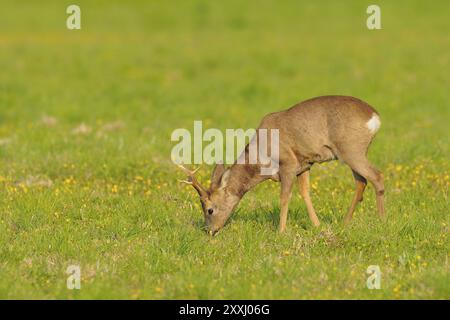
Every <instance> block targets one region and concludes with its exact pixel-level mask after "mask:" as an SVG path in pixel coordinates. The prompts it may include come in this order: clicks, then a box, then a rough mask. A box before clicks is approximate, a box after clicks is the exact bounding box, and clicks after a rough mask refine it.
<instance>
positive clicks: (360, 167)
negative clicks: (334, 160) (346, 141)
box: [343, 155, 386, 219]
mask: <svg viewBox="0 0 450 320" xmlns="http://www.w3.org/2000/svg"><path fill="white" fill-rule="evenodd" d="M343 160H344V161H345V162H346V163H347V164H348V165H349V166H350V167H351V168H352V170H353V171H355V172H356V173H357V174H359V175H360V176H362V177H363V178H365V179H367V180H369V181H370V183H372V185H373V187H374V188H375V195H376V199H377V208H378V214H379V216H380V218H381V219H385V216H386V214H385V210H384V178H383V174H382V173H381V172H380V171H379V170H377V169H376V168H375V167H373V166H372V165H371V164H370V162H369V160H367V158H366V156H365V155H364V156H361V157H356V158H355V157H354V158H352V159H350V160H348V159H343ZM360 188H361V187H360ZM355 197H356V196H355Z"/></svg>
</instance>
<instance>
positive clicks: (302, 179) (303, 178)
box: [297, 170, 320, 227]
mask: <svg viewBox="0 0 450 320" xmlns="http://www.w3.org/2000/svg"><path fill="white" fill-rule="evenodd" d="M297 178H298V187H299V190H300V195H301V196H302V198H303V200H304V201H305V204H306V209H307V210H308V215H309V218H310V219H311V222H312V224H313V225H314V226H315V227H318V226H319V225H320V221H319V218H318V217H317V214H316V211H315V210H314V207H313V204H312V201H311V197H310V192H309V190H310V189H309V170H306V171H305V172H302V173H301V174H299V175H298V176H297Z"/></svg>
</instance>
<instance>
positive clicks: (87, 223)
mask: <svg viewBox="0 0 450 320" xmlns="http://www.w3.org/2000/svg"><path fill="white" fill-rule="evenodd" d="M373 3H374V2H373V1H339V2H337V1H298V0H297V1H268V0H267V1H266V0H263V1H245V2H243V1H235V0H231V1H226V2H218V1H214V2H213V1H201V0H196V1H76V3H75V2H73V1H70V2H68V1H5V0H0V219H1V224H0V273H1V275H2V276H1V277H0V297H2V298H64V299H65V298H194V299H196V298H218V299H223V298H272V299H276V298H291V299H297V298H447V299H448V298H449V294H448V293H449V292H450V291H449V287H450V284H449V280H448V271H449V266H448V252H449V250H448V249H449V242H448V232H449V215H448V186H449V178H448V175H449V164H448V155H449V129H448V123H449V119H450V117H449V115H450V114H449V106H448V104H449V98H448V88H449V84H450V83H449V76H448V71H449V69H450V68H449V52H450V41H449V32H450V19H449V12H450V2H448V1H433V2H430V1H395V2H394V1H376V4H377V5H379V6H380V7H381V19H382V30H372V31H371V30H368V29H367V27H366V19H367V16H368V15H367V14H366V8H367V6H368V5H370V4H373ZM70 4H77V5H79V6H80V7H81V27H82V29H81V30H68V29H67V28H66V19H67V17H68V15H67V14H66V8H67V6H68V5H70ZM327 94H342V95H352V96H355V97H358V98H360V99H363V100H365V101H367V102H368V103H369V104H371V105H373V106H374V107H375V108H376V109H377V110H378V111H379V113H380V114H381V118H382V127H381V130H380V132H379V134H378V136H377V138H376V139H375V141H374V144H373V145H372V147H371V151H370V156H369V158H370V159H371V161H373V163H374V164H375V165H376V166H377V167H379V168H380V169H381V170H382V171H383V172H384V173H385V175H386V199H387V200H386V201H387V212H388V215H389V216H390V219H389V222H388V223H387V225H381V224H380V223H379V222H378V220H377V219H376V216H375V209H374V198H373V195H372V193H373V191H372V190H371V188H369V190H367V191H366V195H365V199H366V201H364V202H363V203H362V205H361V206H360V208H359V209H358V210H357V214H356V217H355V221H354V224H353V225H352V226H351V227H350V228H346V229H345V228H342V226H341V220H342V218H343V215H344V212H345V211H346V209H347V206H348V205H349V203H350V199H351V196H352V193H353V182H352V178H351V173H350V171H349V170H348V169H347V168H345V167H344V166H342V165H338V164H337V163H334V164H328V165H323V166H318V167H317V168H313V170H312V180H313V190H314V193H313V202H314V203H315V207H316V210H317V212H318V215H319V217H320V218H321V220H322V222H323V225H324V226H323V227H322V228H321V229H320V230H313V228H312V227H311V226H310V225H309V222H308V218H307V215H306V211H305V206H304V204H303V202H302V201H301V199H299V198H298V197H296V198H295V199H293V201H292V204H291V206H290V214H289V218H288V229H289V230H288V232H287V234H286V235H283V236H281V235H278V234H277V233H276V224H277V221H278V185H277V184H275V183H270V182H268V183H265V184H264V185H262V186H259V187H258V188H257V189H256V190H255V191H254V192H251V193H249V194H248V195H247V196H246V198H245V199H244V201H243V203H242V204H241V206H240V210H239V212H238V213H237V214H236V215H235V217H234V218H233V221H232V222H231V223H230V225H229V227H227V228H225V230H224V231H223V232H222V233H221V234H220V235H219V236H218V237H216V238H214V239H210V238H209V237H207V236H206V235H205V234H204V233H203V232H202V230H201V225H202V222H201V219H202V217H201V215H200V213H199V212H200V208H199V205H198V203H197V202H198V200H197V198H196V195H195V194H194V193H193V192H191V190H190V189H188V188H184V187H180V186H179V185H178V184H177V183H176V178H181V177H182V174H181V173H179V172H177V171H176V169H175V168H174V165H173V164H172V163H171V161H170V151H171V148H172V147H173V143H171V141H170V134H171V132H172V131H173V130H174V129H176V128H180V127H185V128H188V129H190V128H192V125H193V121H194V120H203V121H204V125H205V127H215V128H220V129H225V128H251V127H256V126H257V125H258V123H259V120H260V119H261V118H262V117H263V116H264V115H265V114H267V113H269V112H273V111H277V110H281V109H284V108H287V107H290V106H292V105H293V104H295V103H297V102H299V101H301V100H305V99H308V98H311V97H314V96H319V95H327ZM208 169H209V168H206V167H204V168H203V169H202V171H201V178H202V179H203V180H204V181H205V182H206V181H207V179H208V176H209V170H208ZM69 264H77V265H80V266H81V270H82V289H81V290H74V291H71V290H68V289H67V288H66V278H67V275H66V274H65V270H66V268H67V266H68V265H69ZM373 264H377V265H380V268H381V270H382V272H383V277H384V278H383V282H382V290H368V289H367V288H366V284H365V281H366V278H367V275H366V268H367V266H369V265H373Z"/></svg>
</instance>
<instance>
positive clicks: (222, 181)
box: [220, 169, 231, 189]
mask: <svg viewBox="0 0 450 320" xmlns="http://www.w3.org/2000/svg"><path fill="white" fill-rule="evenodd" d="M230 172H231V170H230V169H227V170H225V172H224V173H223V175H222V179H220V188H221V189H222V188H225V187H226V186H227V185H228V179H229V178H230Z"/></svg>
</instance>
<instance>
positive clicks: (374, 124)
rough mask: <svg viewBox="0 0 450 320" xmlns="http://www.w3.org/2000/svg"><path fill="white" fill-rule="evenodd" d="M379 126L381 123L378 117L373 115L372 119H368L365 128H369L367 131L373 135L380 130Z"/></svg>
mask: <svg viewBox="0 0 450 320" xmlns="http://www.w3.org/2000/svg"><path fill="white" fill-rule="evenodd" d="M380 125H381V121H380V117H379V116H378V115H377V114H376V113H374V114H373V115H372V118H370V120H369V121H367V123H366V126H367V128H369V131H370V132H371V133H375V132H377V131H378V129H380Z"/></svg>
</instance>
